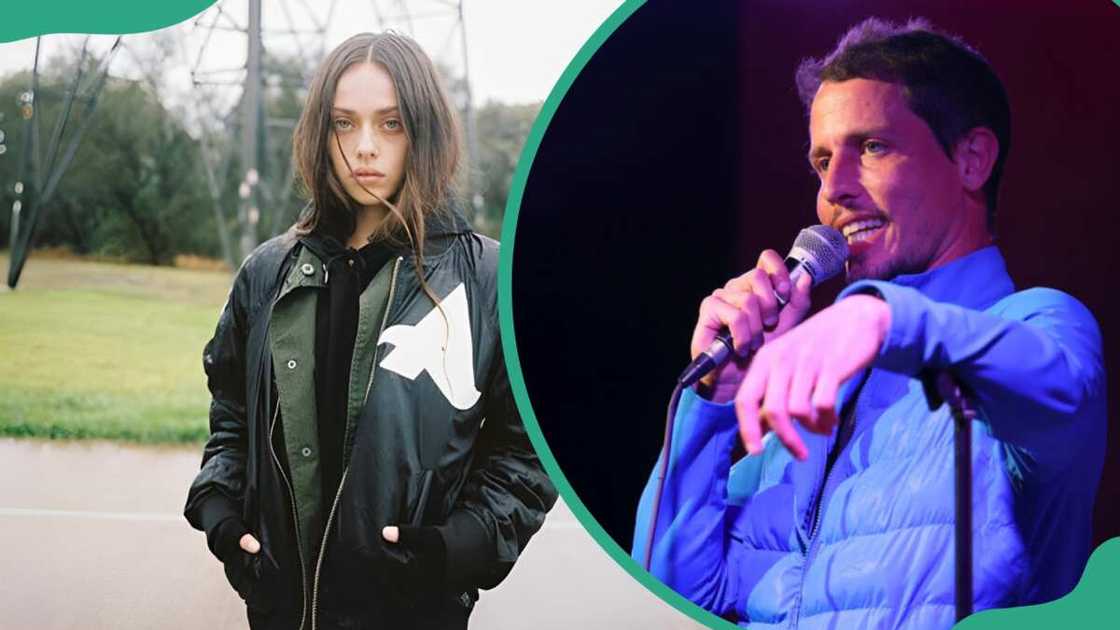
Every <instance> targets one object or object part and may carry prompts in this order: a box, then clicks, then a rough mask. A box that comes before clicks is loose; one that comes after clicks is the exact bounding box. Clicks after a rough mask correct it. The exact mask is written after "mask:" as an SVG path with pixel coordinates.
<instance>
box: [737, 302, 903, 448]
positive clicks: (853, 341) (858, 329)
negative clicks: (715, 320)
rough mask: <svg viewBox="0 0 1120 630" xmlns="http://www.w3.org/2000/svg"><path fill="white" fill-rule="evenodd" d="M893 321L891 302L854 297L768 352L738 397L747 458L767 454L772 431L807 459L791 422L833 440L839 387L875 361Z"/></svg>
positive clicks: (755, 361)
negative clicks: (766, 439) (766, 441)
mask: <svg viewBox="0 0 1120 630" xmlns="http://www.w3.org/2000/svg"><path fill="white" fill-rule="evenodd" d="M890 321H891V311H890V307H889V306H888V305H887V303H886V302H884V301H883V300H881V299H879V298H877V297H872V296H870V295H853V296H851V297H847V298H844V299H843V300H840V301H839V302H837V303H836V304H833V305H832V306H830V307H828V308H826V309H824V310H822V311H821V312H819V313H817V314H816V315H814V316H813V317H810V318H809V319H807V320H806V321H805V323H803V324H801V325H800V326H797V327H796V328H794V329H793V330H791V331H789V333H788V334H786V335H783V336H782V337H781V338H780V339H776V340H774V341H773V343H767V344H766V345H765V346H763V347H762V348H761V349H760V350H759V351H758V352H757V353H756V354H755V355H754V358H753V359H752V360H751V362H750V365H749V367H748V369H747V373H746V376H745V377H744V378H743V381H742V385H741V386H740V387H739V390H738V393H736V395H735V413H736V415H737V416H738V418H739V434H740V436H741V437H742V439H743V444H744V446H746V448H747V452H748V453H751V454H755V453H759V452H761V451H762V435H763V433H765V432H766V431H768V430H769V431H774V432H775V433H776V434H777V437H778V439H779V440H780V441H781V442H782V444H783V445H785V447H786V448H787V449H788V450H789V451H790V453H792V454H793V456H794V457H796V458H797V459H800V460H804V459H805V458H806V457H808V455H809V452H808V450H807V449H806V448H805V444H804V443H803V442H802V440H801V437H800V436H799V435H798V434H797V431H795V430H794V428H793V425H792V423H791V420H797V421H798V422H800V423H801V424H802V425H804V426H805V427H806V428H807V429H809V430H810V431H813V432H815V433H821V434H825V435H827V434H828V433H829V432H831V431H832V429H833V428H834V427H835V426H836V423H837V416H836V395H837V391H838V390H839V388H840V385H841V383H843V382H844V381H845V380H847V379H848V378H850V377H851V376H852V375H853V374H855V373H857V372H859V371H860V370H862V369H864V368H866V367H867V366H869V365H870V364H871V362H872V361H873V360H874V359H875V357H876V355H877V354H878V353H879V348H880V347H881V346H882V344H883V339H885V338H886V334H887V330H889V328H890Z"/></svg>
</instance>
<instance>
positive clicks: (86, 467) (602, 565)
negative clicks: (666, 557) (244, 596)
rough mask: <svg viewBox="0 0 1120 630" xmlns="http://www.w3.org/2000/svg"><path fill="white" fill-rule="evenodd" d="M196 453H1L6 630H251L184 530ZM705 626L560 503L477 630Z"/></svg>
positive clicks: (488, 599) (8, 445) (37, 449)
mask: <svg viewBox="0 0 1120 630" xmlns="http://www.w3.org/2000/svg"><path fill="white" fill-rule="evenodd" d="M199 456H200V453H198V452H196V451H194V450H193V449H192V450H184V449H181V448H174V449H173V448H155V447H136V446H121V445H118V444H112V443H104V442H52V441H40V440H12V439H0V558H2V559H3V560H2V562H0V611H3V614H2V615H0V628H11V629H17V628H18V629H20V630H24V629H29V630H40V629H41V630H55V629H58V630H62V629H66V630H69V629H72V628H84V629H90V630H95V629H98V628H106V629H109V628H112V629H114V630H128V629H132V628H136V629H140V628H143V629H148V628H206V629H208V630H226V629H229V630H234V629H238V630H241V629H245V628H247V627H248V624H247V623H246V621H245V612H244V607H243V606H242V603H241V600H240V599H239V598H238V597H237V594H236V593H234V592H233V591H232V590H231V589H230V588H229V586H228V585H227V583H226V580H225V576H224V575H223V573H222V569H221V566H220V564H219V563H218V562H217V561H216V560H215V559H214V558H213V557H212V556H211V555H210V552H209V551H208V550H207V549H206V541H205V538H204V537H203V535H202V534H201V533H200V532H196V531H194V530H193V529H191V528H190V527H189V526H188V525H187V523H186V521H185V520H184V519H183V517H182V516H181V511H182V506H183V501H184V499H185V497H186V490H187V487H188V485H189V484H190V481H191V479H192V478H193V477H194V474H195V472H196V471H197V469H198V464H199ZM530 627H531V628H534V630H548V629H551V628H557V629H560V628H564V629H568V628H578V629H579V630H597V629H599V628H603V629H610V630H616V629H617V630H625V629H629V628H635V629H637V628H641V629H643V630H646V629H656V628H664V629H666V630H684V629H689V630H692V629H696V628H701V627H702V626H701V625H700V624H698V623H696V622H695V621H692V620H690V619H688V618H687V617H685V616H684V615H682V614H681V613H679V612H678V611H676V610H674V609H673V608H671V607H670V606H669V605H668V604H665V603H664V602H662V601H661V600H659V599H658V598H657V597H656V596H654V595H653V594H652V593H650V592H649V591H647V590H646V589H645V588H644V587H643V586H641V585H640V584H638V583H637V582H636V581H634V580H633V579H632V578H631V577H630V576H629V575H628V574H627V573H626V572H625V571H624V570H622V569H621V568H620V567H619V566H618V565H617V564H615V562H614V561H613V560H612V559H611V558H610V557H608V556H607V555H606V553H605V552H603V551H602V549H600V548H599V546H598V545H597V544H596V543H595V541H594V540H593V539H592V538H591V536H590V535H589V534H588V533H587V532H586V531H584V530H583V528H582V527H581V526H580V525H579V523H578V522H577V521H576V520H575V518H574V517H573V516H572V514H571V512H570V511H569V510H568V509H567V507H566V506H565V505H563V503H559V504H557V506H556V508H555V509H553V511H552V512H551V513H549V515H548V519H547V520H546V522H545V526H544V529H543V530H542V531H541V532H540V533H538V534H537V536H536V537H535V538H534V539H533V541H532V542H531V544H530V545H529V547H528V548H527V549H526V551H525V553H524V555H523V556H522V558H521V560H520V561H519V562H518V564H517V565H516V566H515V568H514V570H513V572H512V573H511V574H510V576H509V577H508V578H507V579H506V580H505V582H503V583H502V584H501V585H500V586H499V587H498V588H496V589H494V590H492V591H489V592H484V593H483V594H482V598H481V600H480V601H479V603H478V605H477V607H476V608H475V612H474V614H473V615H472V617H471V629H472V630H513V629H518V630H521V629H524V628H530Z"/></svg>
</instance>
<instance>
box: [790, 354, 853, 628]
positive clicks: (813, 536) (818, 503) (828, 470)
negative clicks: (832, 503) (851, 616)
mask: <svg viewBox="0 0 1120 630" xmlns="http://www.w3.org/2000/svg"><path fill="white" fill-rule="evenodd" d="M870 378H871V370H870V369H869V370H867V371H866V372H865V373H864V376H863V379H862V380H861V381H860V383H859V385H858V386H857V387H856V389H855V392H854V393H853V394H852V396H853V398H852V401H851V404H852V405H855V400H856V398H859V396H860V394H862V393H863V386H864V385H866V384H867V381H868V380H870ZM845 415H848V414H845ZM850 420H851V423H852V428H851V431H850V432H849V433H848V437H847V438H846V441H845V442H844V443H843V444H842V445H840V451H839V452H837V453H836V457H834V458H833V457H830V456H829V455H825V462H826V464H825V469H824V481H822V482H821V489H820V491H819V492H817V496H816V498H815V499H814V500H813V512H812V514H813V522H812V524H811V526H810V527H809V546H808V548H806V549H805V564H804V566H803V568H802V570H801V585H800V586H799V587H798V589H797V607H796V608H794V610H793V622H792V623H791V624H790V627H791V628H796V627H797V623H798V622H799V621H800V620H801V603H802V598H803V597H804V596H805V574H806V573H808V572H809V563H810V560H811V559H812V556H813V551H814V550H815V549H816V543H817V530H818V529H820V524H821V512H822V511H823V507H824V505H823V503H824V493H825V490H827V489H828V478H829V477H831V476H832V469H833V468H835V467H836V462H838V461H840V457H841V456H843V455H844V453H846V452H847V451H848V447H849V446H851V445H852V440H853V439H854V438H855V436H856V415H855V408H854V407H853V408H852V409H851V412H850ZM835 446H836V445H833V447H835ZM829 460H831V461H829Z"/></svg>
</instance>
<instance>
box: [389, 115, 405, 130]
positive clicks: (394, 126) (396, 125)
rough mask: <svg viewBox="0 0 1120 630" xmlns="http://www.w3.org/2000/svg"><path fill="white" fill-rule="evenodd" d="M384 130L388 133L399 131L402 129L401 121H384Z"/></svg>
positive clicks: (391, 119) (392, 119)
mask: <svg viewBox="0 0 1120 630" xmlns="http://www.w3.org/2000/svg"><path fill="white" fill-rule="evenodd" d="M385 128H386V129H388V130H389V131H399V130H400V129H402V127H401V121H399V120H397V119H396V118H390V119H389V120H386V121H385Z"/></svg>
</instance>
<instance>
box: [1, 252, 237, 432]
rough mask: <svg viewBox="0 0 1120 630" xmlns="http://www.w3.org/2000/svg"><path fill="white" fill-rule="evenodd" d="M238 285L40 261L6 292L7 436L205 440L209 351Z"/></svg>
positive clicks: (153, 270)
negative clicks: (204, 363)
mask: <svg viewBox="0 0 1120 630" xmlns="http://www.w3.org/2000/svg"><path fill="white" fill-rule="evenodd" d="M7 268H8V259H7V257H6V256H4V255H0V270H3V271H4V275H5V277H6V272H7ZM230 282H231V276H230V275H229V274H228V273H223V272H212V271H191V270H183V269H170V268H160V267H148V266H141V265H121V264H110V263H95V262H83V261H79V260H52V259H42V260H39V259H36V258H35V256H34V254H33V255H32V257H31V259H30V260H29V261H28V262H27V266H26V267H25V268H24V273H23V278H22V279H21V281H20V284H19V286H18V288H17V289H16V290H15V291H11V292H9V291H7V290H6V288H7V287H6V286H4V288H3V290H0V357H2V359H3V360H0V435H8V436H36V437H52V438H109V439H122V440H129V441H136V442H149V443H153V442H194V441H199V440H202V439H204V438H205V437H206V435H207V432H208V431H207V408H208V405H209V394H208V392H207V390H206V377H205V375H204V374H203V371H202V348H203V346H204V345H205V344H206V341H207V340H208V339H209V338H210V335H211V334H212V333H213V330H214V324H215V323H216V322H217V318H218V313H219V311H220V309H221V307H222V303H223V302H224V301H225V297H226V292H227V291H228V288H229V285H230Z"/></svg>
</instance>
